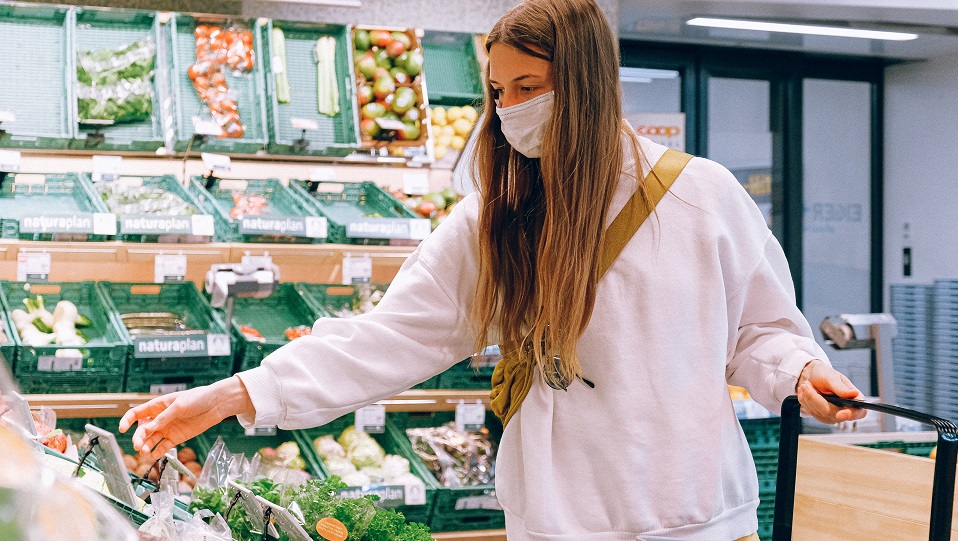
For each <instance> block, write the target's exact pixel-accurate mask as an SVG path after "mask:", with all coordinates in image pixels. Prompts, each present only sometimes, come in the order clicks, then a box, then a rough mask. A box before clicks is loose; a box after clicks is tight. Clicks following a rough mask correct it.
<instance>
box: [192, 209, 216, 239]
mask: <svg viewBox="0 0 958 541" xmlns="http://www.w3.org/2000/svg"><path fill="white" fill-rule="evenodd" d="M190 219H191V220H192V222H193V224H192V225H193V234H194V235H198V236H201V237H212V236H213V234H214V233H215V230H214V228H213V217H212V216H211V215H209V214H194V215H193V216H191V217H190Z"/></svg>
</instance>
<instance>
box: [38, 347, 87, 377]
mask: <svg viewBox="0 0 958 541" xmlns="http://www.w3.org/2000/svg"><path fill="white" fill-rule="evenodd" d="M60 351H65V350H60ZM77 353H79V352H77ZM81 369H83V356H82V355H69V356H64V355H41V356H39V357H37V371H38V372H76V371H79V370H81Z"/></svg>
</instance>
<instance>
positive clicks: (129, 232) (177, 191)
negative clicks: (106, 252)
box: [81, 173, 215, 244]
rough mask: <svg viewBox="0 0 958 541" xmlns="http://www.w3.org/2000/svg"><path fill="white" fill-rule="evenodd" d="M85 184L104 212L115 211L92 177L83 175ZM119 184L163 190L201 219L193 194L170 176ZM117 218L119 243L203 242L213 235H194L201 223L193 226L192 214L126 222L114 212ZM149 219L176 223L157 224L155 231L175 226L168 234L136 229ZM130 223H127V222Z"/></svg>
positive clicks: (130, 179) (146, 216)
mask: <svg viewBox="0 0 958 541" xmlns="http://www.w3.org/2000/svg"><path fill="white" fill-rule="evenodd" d="M81 176H82V177H83V179H84V180H85V181H88V182H90V183H91V185H92V187H93V191H94V193H96V194H97V196H98V197H99V198H100V200H101V201H102V205H103V208H104V210H106V211H107V212H113V211H114V209H113V208H111V207H110V205H109V204H108V203H107V202H106V201H103V196H102V194H100V193H99V191H97V184H95V183H93V181H92V178H91V175H90V174H89V173H83V174H82V175H81ZM118 182H121V183H124V182H125V183H130V184H131V185H137V184H140V185H142V186H144V187H153V188H159V189H162V190H165V191H166V192H167V193H172V194H174V195H176V196H177V197H179V198H180V200H182V201H183V202H185V203H187V204H189V205H192V206H193V208H195V209H196V216H203V214H204V213H203V211H202V210H201V208H202V207H201V206H200V203H199V201H197V200H196V198H194V197H193V195H192V194H191V193H190V192H188V191H187V190H186V188H185V187H183V185H182V184H181V183H180V181H179V180H177V179H176V177H174V176H173V175H164V176H156V177H121V179H120V180H119V181H118ZM116 216H117V235H116V240H122V241H125V242H164V243H189V244H196V243H204V242H210V241H212V240H213V235H198V234H193V233H194V232H195V231H201V230H199V229H197V228H198V227H201V225H202V224H196V223H194V221H195V220H194V219H193V217H192V215H190V216H176V217H171V216H169V215H157V214H136V215H127V219H124V218H123V216H121V215H120V214H119V213H116ZM141 218H142V219H147V220H149V219H151V218H178V219H179V220H178V222H179V223H176V224H170V223H168V222H165V223H160V224H157V225H156V226H155V227H154V229H156V228H161V227H164V226H165V227H171V226H172V227H175V228H176V229H173V230H170V231H169V232H161V231H159V230H158V231H156V232H150V230H149V229H150V228H143V227H137V226H138V225H139V224H137V223H136V221H137V220H139V219H141ZM128 220H129V221H128ZM208 220H209V221H211V222H214V223H215V220H214V218H213V217H212V216H210V217H209V218H208Z"/></svg>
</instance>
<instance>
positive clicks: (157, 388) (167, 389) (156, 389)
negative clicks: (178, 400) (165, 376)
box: [150, 383, 186, 394]
mask: <svg viewBox="0 0 958 541" xmlns="http://www.w3.org/2000/svg"><path fill="white" fill-rule="evenodd" d="M185 390H186V384H185V383H167V384H166V385H163V384H156V385H150V394H170V393H178V392H180V391H185Z"/></svg>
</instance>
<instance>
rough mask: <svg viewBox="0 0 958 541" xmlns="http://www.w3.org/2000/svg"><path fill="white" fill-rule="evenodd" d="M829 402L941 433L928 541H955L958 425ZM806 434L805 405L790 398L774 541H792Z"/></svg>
mask: <svg viewBox="0 0 958 541" xmlns="http://www.w3.org/2000/svg"><path fill="white" fill-rule="evenodd" d="M825 400H828V401H829V402H830V403H832V404H834V405H836V406H839V407H842V408H861V409H867V410H872V411H877V412H880V413H887V414H889V415H894V416H896V417H904V418H906V419H911V420H913V421H917V422H919V423H923V424H927V425H931V426H933V427H935V430H937V431H938V454H937V456H936V458H935V477H934V484H933V486H932V496H931V498H932V499H931V521H930V522H929V530H928V539H929V540H930V541H948V540H949V539H951V517H952V512H953V508H954V502H955V473H956V463H958V426H956V425H955V423H953V422H951V421H949V420H947V419H943V418H941V417H936V416H934V415H928V414H926V413H921V412H918V411H914V410H910V409H906V408H902V407H899V406H892V405H889V404H880V403H877V402H865V401H863V400H852V399H848V398H841V397H838V396H833V395H826V396H825ZM801 432H802V419H801V404H799V402H798V397H796V396H790V397H788V398H786V399H785V402H783V403H782V434H781V440H780V441H779V448H778V481H777V484H776V488H775V524H774V529H773V530H772V541H789V540H790V539H791V538H792V517H793V511H794V509H795V475H796V470H797V464H798V436H799V435H800V434H801Z"/></svg>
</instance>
